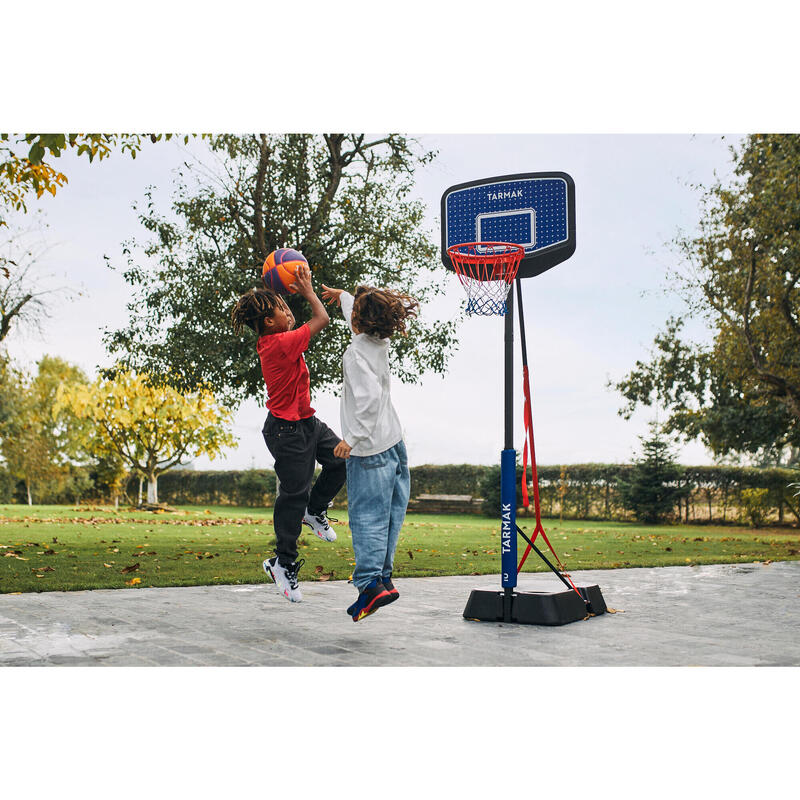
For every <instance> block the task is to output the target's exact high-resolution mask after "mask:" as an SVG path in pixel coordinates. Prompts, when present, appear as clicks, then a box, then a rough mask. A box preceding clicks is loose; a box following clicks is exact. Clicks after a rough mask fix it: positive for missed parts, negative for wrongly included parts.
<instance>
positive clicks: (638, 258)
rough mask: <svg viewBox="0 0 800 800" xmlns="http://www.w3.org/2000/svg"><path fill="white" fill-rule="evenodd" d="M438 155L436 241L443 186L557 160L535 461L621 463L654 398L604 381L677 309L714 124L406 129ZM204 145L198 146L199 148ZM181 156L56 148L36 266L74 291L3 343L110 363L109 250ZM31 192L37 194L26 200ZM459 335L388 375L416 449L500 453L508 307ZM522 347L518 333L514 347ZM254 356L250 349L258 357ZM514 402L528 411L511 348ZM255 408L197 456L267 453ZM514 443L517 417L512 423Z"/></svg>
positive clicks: (325, 407)
mask: <svg viewBox="0 0 800 800" xmlns="http://www.w3.org/2000/svg"><path fill="white" fill-rule="evenodd" d="M413 135H415V136H416V137H417V138H419V139H420V141H421V142H422V144H423V145H424V146H425V147H428V148H430V149H434V150H437V151H438V156H437V158H436V159H435V160H434V161H433V162H432V164H430V165H429V166H427V167H426V168H425V169H423V170H420V172H419V173H418V175H417V181H416V190H415V195H416V196H417V197H418V198H419V199H421V200H422V201H423V202H424V204H425V206H426V208H427V216H426V221H425V224H426V227H427V228H428V229H429V231H430V232H431V236H432V237H433V238H434V240H435V241H436V242H437V243H438V237H439V203H440V198H441V195H442V192H443V191H444V190H445V189H446V188H447V187H449V186H451V185H453V184H456V183H462V182H464V181H468V180H474V179H478V178H483V177H488V176H493V175H503V174H511V173H519V172H533V171H544V170H561V171H564V172H568V173H569V174H570V175H572V176H573V178H574V179H575V184H576V197H577V220H576V229H577V250H576V253H575V255H574V256H573V257H572V258H571V259H570V260H568V261H566V262H564V263H562V264H560V265H559V266H557V267H555V268H553V269H551V270H550V271H548V272H546V273H544V274H543V275H540V276H538V277H536V278H533V279H529V280H526V281H525V282H524V283H523V292H524V303H525V321H526V326H527V333H528V357H529V363H530V367H531V373H532V381H533V387H532V389H533V404H534V430H535V435H536V446H537V456H538V459H539V461H540V462H541V463H542V464H556V463H576V462H586V461H598V462H599V461H603V462H624V461H627V460H629V459H630V458H631V456H632V454H633V453H634V452H635V450H636V448H637V447H638V439H637V436H639V435H641V434H643V433H645V432H646V427H647V421H648V420H649V419H651V418H653V416H654V412H653V411H649V410H647V409H645V410H643V411H642V412H640V413H637V415H636V416H635V417H634V419H632V420H630V421H625V420H623V419H621V418H620V417H619V416H618V415H617V410H618V408H619V407H620V405H621V400H620V397H619V395H617V394H616V393H615V392H613V391H611V390H609V389H608V388H606V384H607V382H608V380H609V379H619V378H621V377H622V376H623V375H624V374H625V373H626V371H627V370H629V369H630V368H631V366H632V365H633V364H634V362H635V361H636V359H642V358H645V357H646V356H647V353H648V349H649V347H650V344H651V342H652V339H653V336H654V334H655V333H656V332H657V331H658V330H659V329H660V327H661V326H662V325H663V322H664V320H665V319H666V318H667V316H668V314H669V313H670V311H674V310H676V309H677V308H679V305H678V302H677V300H676V299H675V298H673V297H670V296H669V295H665V294H664V292H663V289H664V288H665V285H666V281H665V270H666V268H667V267H668V266H669V265H672V264H674V258H675V256H674V254H673V252H672V250H671V249H670V246H669V241H670V240H671V239H672V238H673V237H674V236H675V235H676V233H678V231H679V230H691V229H692V228H693V227H694V226H695V225H696V223H697V220H698V193H697V190H696V189H693V188H692V185H693V184H697V183H702V184H708V183H709V182H710V181H712V180H713V179H714V175H715V173H716V174H717V175H721V176H726V175H728V174H729V173H730V157H729V152H728V147H729V146H730V145H731V144H732V143H734V142H735V141H737V139H738V137H735V136H725V137H723V136H721V135H702V136H690V135H678V134H672V135H655V134H648V135H614V134H608V135H583V134H581V135H519V134H514V135H511V134H505V135H472V134H455V135H432V134H413ZM193 149H194V150H195V151H196V152H197V151H199V152H202V149H201V148H198V147H197V146H193ZM186 157H187V151H186V149H185V148H183V147H182V146H179V145H175V144H172V143H166V144H159V145H153V146H147V147H145V148H144V151H143V152H142V153H141V154H140V155H139V156H138V157H137V158H136V160H131V159H130V158H128V157H127V156H123V155H121V154H115V155H114V156H113V157H111V158H109V159H108V160H106V161H104V162H103V163H101V164H92V165H90V164H88V162H86V161H85V160H78V159H77V158H75V157H74V156H71V155H67V156H65V157H64V158H62V163H63V169H64V171H65V172H66V174H67V175H68V176H69V185H68V186H66V187H65V188H63V189H62V190H60V191H59V193H58V195H57V196H56V197H55V198H52V199H50V198H48V199H44V200H42V201H41V202H40V203H39V204H38V207H39V208H41V209H42V211H43V212H44V217H45V219H46V221H47V223H48V228H47V229H46V232H45V239H46V241H47V243H48V244H49V245H50V249H49V251H48V252H47V253H46V254H45V256H43V258H42V259H41V268H42V270H44V271H45V272H47V273H51V274H54V275H55V276H56V278H55V280H56V281H58V282H59V283H61V284H64V283H66V284H68V285H71V286H73V287H74V288H76V289H78V290H80V292H81V293H82V294H81V296H79V297H77V298H76V299H74V300H73V301H71V302H60V303H59V304H58V305H57V307H55V308H54V309H53V314H52V317H51V318H50V320H49V321H48V323H47V326H46V328H45V331H44V333H43V336H42V337H34V336H31V335H30V333H28V334H26V335H22V334H21V333H17V334H16V335H14V336H12V337H11V339H10V342H9V351H10V352H11V354H12V355H13V356H14V357H16V358H17V359H19V360H20V361H28V362H32V361H35V360H36V359H38V358H39V357H41V355H43V354H44V353H50V354H54V355H59V356H61V357H63V358H65V359H68V360H69V361H72V362H74V363H77V364H79V365H80V366H81V367H83V368H84V369H85V370H86V371H87V372H89V373H90V374H92V375H94V374H96V367H97V365H104V364H107V363H109V359H108V357H107V355H106V353H105V352H104V349H103V346H102V342H101V334H102V330H103V329H104V328H106V327H111V328H113V327H115V326H118V325H120V324H121V323H123V322H124V320H125V315H126V311H125V302H126V300H127V298H128V296H129V294H130V287H129V286H128V285H127V284H125V282H124V281H123V280H122V278H121V275H120V272H115V271H112V270H110V269H109V268H108V267H107V266H106V262H105V260H104V258H103V256H104V255H108V256H109V257H110V259H111V262H112V263H113V264H116V265H117V266H119V267H122V266H124V263H125V262H124V259H123V257H122V255H121V243H122V242H123V241H124V240H126V239H129V238H131V237H133V236H135V237H138V238H140V239H144V238H145V236H144V234H145V231H144V229H143V228H142V227H141V226H140V225H139V223H138V222H137V220H136V216H135V212H134V210H133V208H132V204H133V203H134V202H135V201H140V200H141V199H142V198H143V196H144V192H145V189H146V188H147V187H148V186H154V187H156V192H155V196H156V198H157V202H158V203H159V204H160V205H161V207H162V208H166V207H167V205H168V203H169V199H170V193H171V187H172V182H173V171H174V169H175V168H176V167H178V166H179V165H180V164H181V162H182V161H183V160H184V159H185V158H186ZM33 205H36V204H35V203H34V204H33ZM445 280H446V282H447V294H446V296H445V297H444V298H442V299H441V300H439V301H437V302H436V304H435V305H434V306H433V307H430V308H427V309H426V310H425V313H426V314H427V315H430V316H432V317H442V318H443V317H448V316H451V315H454V314H456V313H457V311H458V308H459V304H460V303H461V302H462V300H463V297H464V294H463V289H462V288H461V286H460V284H459V283H458V280H457V279H456V278H455V277H454V276H452V275H450V274H448V275H447V276H446V278H445ZM460 341H461V345H460V347H459V349H458V351H457V352H456V353H455V354H454V356H453V357H452V359H451V361H450V367H449V371H448V374H447V375H446V376H444V377H439V376H435V375H428V376H426V377H425V378H424V379H423V381H422V383H421V384H418V385H414V386H409V385H402V384H401V383H400V382H399V381H395V382H394V384H393V398H394V402H395V405H396V407H397V410H398V413H399V415H400V418H401V420H402V422H403V425H404V430H405V439H406V442H407V445H408V450H409V457H410V459H411V463H412V464H414V465H416V464H426V463H438V464H443V463H480V464H488V463H494V462H496V461H497V460H498V458H499V451H500V450H501V449H502V445H503V441H502V438H503V424H502V401H503V394H502V381H503V375H502V348H503V336H502V320H501V318H494V317H491V318H486V317H478V318H472V319H467V321H466V322H465V323H464V325H463V327H462V328H461V331H460ZM517 349H518V347H517ZM254 357H255V356H254ZM516 378H517V392H516V397H515V402H516V408H515V413H516V417H517V419H518V420H520V421H521V413H522V409H521V397H522V391H521V384H520V380H519V379H520V369H519V354H518V353H517V369H516ZM314 405H315V407H316V409H317V413H318V416H319V417H320V418H321V419H323V420H324V421H326V422H327V423H328V424H330V425H331V426H332V427H333V428H334V429H335V430H337V431H338V430H339V401H338V399H337V398H335V397H333V396H332V395H327V394H319V393H317V395H316V396H315V397H314ZM264 414H265V412H264V409H263V408H261V407H260V406H259V404H258V403H256V402H255V401H252V402H248V403H246V404H245V405H243V406H242V408H241V409H240V410H239V411H238V413H237V415H236V421H235V434H236V436H237V437H238V439H239V445H238V447H237V448H236V449H235V450H231V451H230V452H228V453H227V455H226V457H225V459H224V460H221V459H217V460H215V461H214V462H209V461H208V460H207V459H205V458H200V459H197V461H196V463H195V465H196V467H197V468H201V469H202V468H209V467H213V468H219V467H222V466H224V467H231V468H244V467H250V466H256V467H271V466H272V459H271V457H270V455H269V453H268V451H267V449H266V447H265V445H264V443H263V440H262V438H261V434H260V429H261V426H262V424H263V419H264ZM517 431H518V433H517V435H516V440H515V441H516V444H517V445H518V446H521V443H522V427H521V422H520V423H519V424H518V425H517ZM679 456H680V459H681V461H683V462H684V463H692V464H700V463H709V462H710V456H709V454H708V453H707V452H706V451H705V449H704V448H703V447H702V446H701V445H699V444H698V443H691V444H688V445H685V446H682V447H680V448H679Z"/></svg>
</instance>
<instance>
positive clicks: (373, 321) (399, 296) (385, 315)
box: [352, 286, 419, 339]
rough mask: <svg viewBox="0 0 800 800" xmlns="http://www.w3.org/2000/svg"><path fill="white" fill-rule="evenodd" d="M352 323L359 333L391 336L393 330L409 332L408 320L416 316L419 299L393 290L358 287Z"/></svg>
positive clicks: (379, 336) (383, 336) (400, 332)
mask: <svg viewBox="0 0 800 800" xmlns="http://www.w3.org/2000/svg"><path fill="white" fill-rule="evenodd" d="M354 298H355V301H354V303H353V318H352V322H353V325H354V326H355V327H356V328H357V329H358V331H359V333H367V334H369V335H370V336H377V337H378V338H379V339H388V338H389V337H390V336H391V335H392V334H393V333H399V334H401V335H403V336H405V335H406V320H407V319H409V317H415V316H416V315H417V313H418V310H419V302H418V301H416V300H415V299H414V298H413V297H410V296H409V295H407V294H403V293H402V292H395V291H392V290H391V289H375V288H374V287H372V286H358V287H357V288H356V292H355V295H354Z"/></svg>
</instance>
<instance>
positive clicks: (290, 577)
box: [261, 556, 305, 603]
mask: <svg viewBox="0 0 800 800" xmlns="http://www.w3.org/2000/svg"><path fill="white" fill-rule="evenodd" d="M303 564H305V559H304V558H301V559H300V560H299V561H295V563H294V564H292V565H291V567H282V566H281V564H280V562H279V561H278V556H275V557H274V558H267V559H264V561H263V562H262V564H261V566H262V567H264V572H266V573H267V575H269V576H270V578H272V580H273V581H274V582H275V585H276V586H277V587H278V591H279V592H280V593H281V594H282V595H283V596H284V597H285V598H286V599H287V600H289V601H290V602H292V603H299V602H300V601H301V600H302V599H303V593H302V592H301V591H300V585H299V584H298V582H297V570H299V569H300V567H302V566H303Z"/></svg>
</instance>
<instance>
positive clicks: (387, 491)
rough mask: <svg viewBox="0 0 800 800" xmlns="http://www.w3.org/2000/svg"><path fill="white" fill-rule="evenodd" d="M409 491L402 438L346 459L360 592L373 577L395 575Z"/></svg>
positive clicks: (349, 507) (355, 575)
mask: <svg viewBox="0 0 800 800" xmlns="http://www.w3.org/2000/svg"><path fill="white" fill-rule="evenodd" d="M410 491H411V475H410V473H409V471H408V455H407V454H406V446H405V444H404V443H403V441H402V440H401V441H399V442H398V443H397V444H396V445H395V446H394V447H390V448H389V449H388V450H384V451H383V452H382V453H376V454H375V455H373V456H350V458H348V459H347V511H348V515H349V517H350V530H351V532H352V534H353V551H354V552H355V555H356V568H355V570H353V583H354V584H355V587H356V589H358V591H359V592H361V591H363V590H364V588H365V587H366V585H367V584H368V583H370V582H371V581H372V580H373V579H374V578H388V577H389V576H390V575H391V574H392V565H393V564H394V551H395V549H396V548H397V539H398V536H399V535H400V528H401V527H402V526H403V520H404V519H405V516H406V508H407V507H408V497H409V494H410Z"/></svg>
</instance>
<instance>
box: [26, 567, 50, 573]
mask: <svg viewBox="0 0 800 800" xmlns="http://www.w3.org/2000/svg"><path fill="white" fill-rule="evenodd" d="M55 571H56V570H55V568H54V567H31V572H55Z"/></svg>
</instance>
